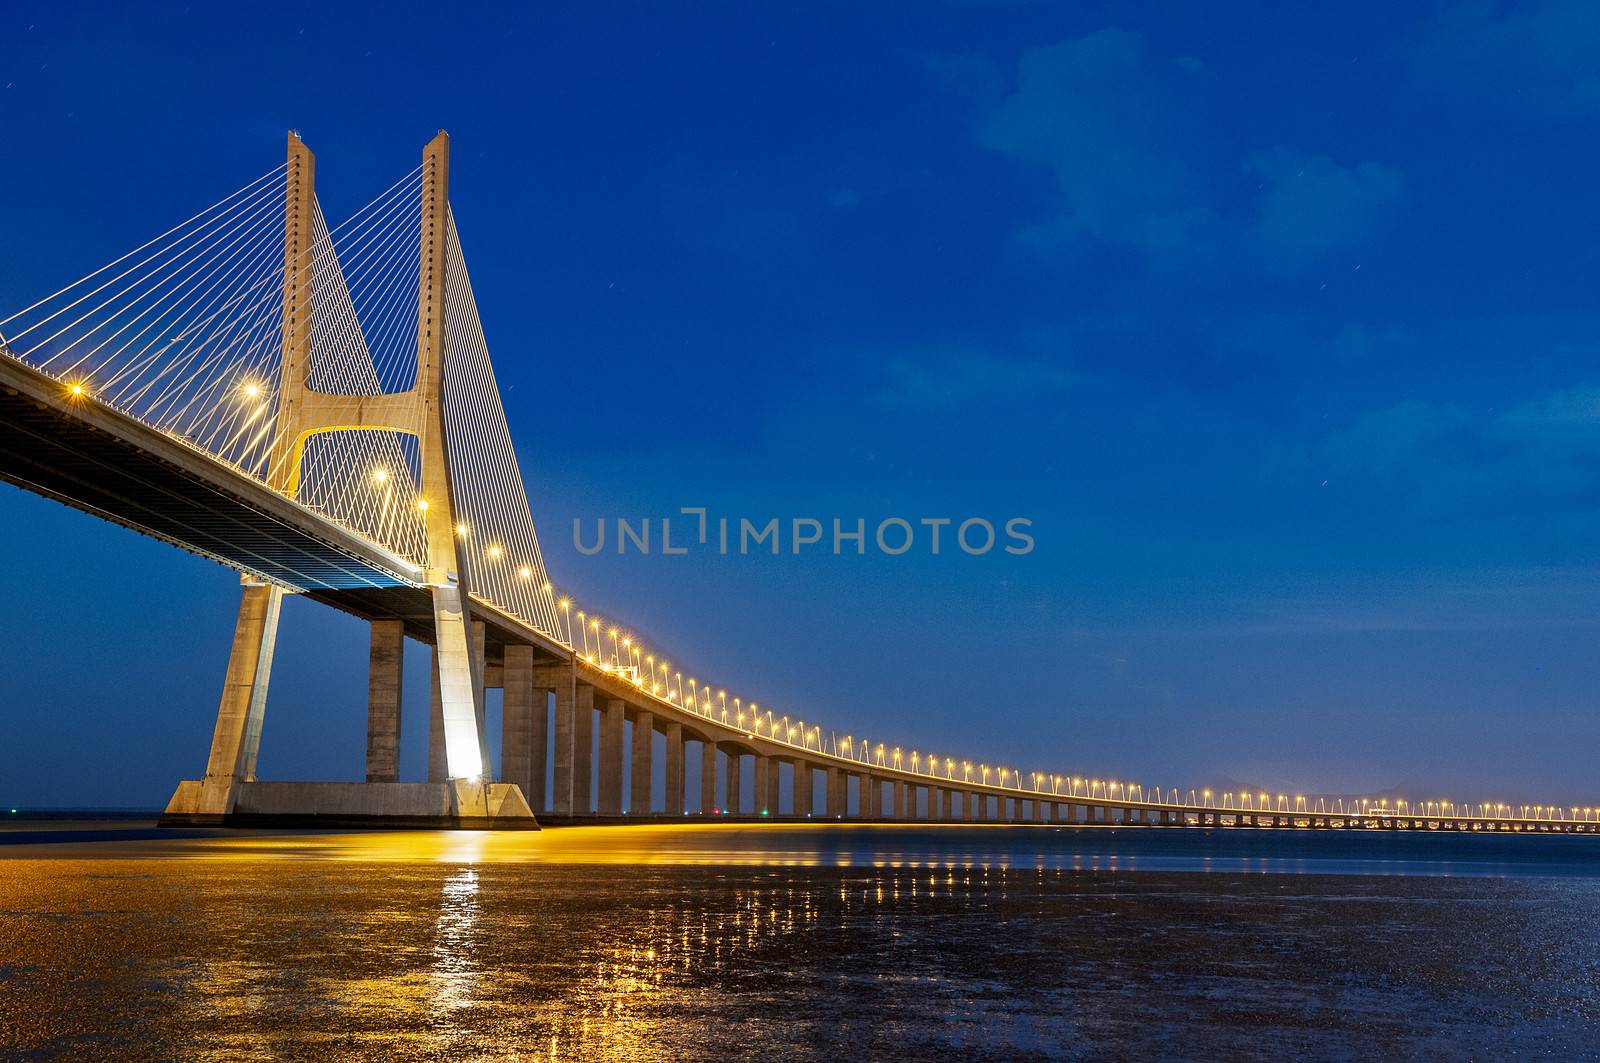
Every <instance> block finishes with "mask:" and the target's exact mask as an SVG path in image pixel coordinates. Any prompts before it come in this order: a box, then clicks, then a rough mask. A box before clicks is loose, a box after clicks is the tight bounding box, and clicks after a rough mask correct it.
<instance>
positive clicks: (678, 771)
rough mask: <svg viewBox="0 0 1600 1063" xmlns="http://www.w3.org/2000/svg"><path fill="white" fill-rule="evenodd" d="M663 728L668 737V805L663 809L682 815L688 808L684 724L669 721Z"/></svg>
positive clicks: (671, 813) (670, 814)
mask: <svg viewBox="0 0 1600 1063" xmlns="http://www.w3.org/2000/svg"><path fill="white" fill-rule="evenodd" d="M663 730H664V731H665V732H666V737H667V770H666V783H667V786H666V793H665V794H664V795H663V797H664V799H665V801H666V805H665V807H664V808H663V811H664V812H666V814H667V815H669V816H681V815H683V814H684V812H686V811H687V810H688V806H687V804H686V798H687V795H686V794H685V793H684V792H683V789H684V786H683V778H684V772H683V724H681V723H669V724H666V725H664V727H663Z"/></svg>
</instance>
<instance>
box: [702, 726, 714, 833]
mask: <svg viewBox="0 0 1600 1063" xmlns="http://www.w3.org/2000/svg"><path fill="white" fill-rule="evenodd" d="M716 812H717V744H716V743H715V742H710V741H707V740H705V739H701V741H700V814H701V815H702V816H713V815H716Z"/></svg>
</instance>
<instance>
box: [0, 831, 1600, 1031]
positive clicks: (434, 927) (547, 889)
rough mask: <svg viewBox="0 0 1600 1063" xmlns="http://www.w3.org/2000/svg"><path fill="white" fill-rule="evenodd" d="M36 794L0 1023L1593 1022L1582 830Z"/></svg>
mask: <svg viewBox="0 0 1600 1063" xmlns="http://www.w3.org/2000/svg"><path fill="white" fill-rule="evenodd" d="M39 827H40V828H41V829H36V830H34V831H13V832H11V833H9V834H7V835H5V838H6V843H5V844H0V1056H9V1055H38V1056H41V1057H47V1056H51V1055H72V1056H80V1057H84V1058H106V1057H108V1056H117V1057H121V1058H198V1059H219V1060H220V1059H230V1060H231V1059H269V1058H279V1059H281V1058H295V1059H327V1058H371V1059H378V1058H393V1057H395V1056H406V1057H420V1058H438V1059H462V1058H511V1057H516V1056H538V1057H539V1058H558V1059H585V1060H587V1059H627V1060H652V1059H663V1060H666V1059H713V1058H762V1059H767V1060H783V1059H810V1058H830V1059H868V1058H914V1059H941V1060H954V1059H1032V1058H1041V1059H1042V1058H1065V1059H1086V1060H1087V1059H1121V1058H1139V1059H1143V1060H1161V1059H1259V1060H1281V1059H1288V1058H1305V1059H1371V1058H1375V1057H1380V1056H1389V1057H1392V1058H1395V1059H1441V1060H1445V1059H1452V1060H1453V1059H1465V1058H1480V1059H1503V1058H1512V1057H1515V1058H1551V1059H1582V1058H1600V1048H1597V1046H1600V944H1597V935H1596V932H1595V928H1596V916H1597V915H1600V845H1596V844H1595V840H1594V839H1588V838H1583V837H1494V838H1487V837H1483V836H1465V837H1463V836H1450V835H1434V836H1418V835H1368V834H1357V835H1346V834H1330V833H1325V832H1295V833H1292V834H1288V835H1285V834H1282V833H1279V832H1261V833H1259V834H1257V833H1251V832H1223V833H1220V834H1219V833H1218V832H1204V831H1193V830H1171V831H1150V830H1137V829H1136V830H1115V829H1106V828H1098V829H1096V828H1078V829H1070V828H1069V829H1062V828H1049V827H1009V828H996V827H960V826H953V827H925V828H913V829H906V828H893V827H863V826H845V825H831V826H829V825H824V826H810V825H807V826H794V827H757V828H750V827H740V826H735V825H716V826H683V827H678V826H668V827H638V828H576V829H569V830H561V831H547V832H543V833H538V834H527V833H480V832H443V831H441V832H417V833H371V834H359V833H356V834H304V833H302V834H290V833H265V832H263V833H251V834H235V833H223V832H186V833H184V834H181V835H179V834H174V833H172V832H163V833H157V832H154V831H142V830H138V829H132V830H130V829H127V828H125V827H124V828H121V829H118V828H116V827H115V826H113V827H109V828H105V829H102V830H96V831H94V832H92V833H90V834H88V835H85V834H83V833H70V834H69V833H65V832H57V831H55V830H54V828H53V827H52V826H50V825H39ZM86 836H87V837H93V838H97V839H100V838H104V839H106V840H93V841H85V840H82V839H83V838H84V837H86ZM73 838H76V839H79V840H70V839H73ZM53 839H68V840H53Z"/></svg>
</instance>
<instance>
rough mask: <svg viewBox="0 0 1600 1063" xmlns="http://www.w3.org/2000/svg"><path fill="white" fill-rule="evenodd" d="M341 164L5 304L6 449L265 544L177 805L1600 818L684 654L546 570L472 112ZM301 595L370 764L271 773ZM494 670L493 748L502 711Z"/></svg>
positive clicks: (244, 564)
mask: <svg viewBox="0 0 1600 1063" xmlns="http://www.w3.org/2000/svg"><path fill="white" fill-rule="evenodd" d="M315 168H316V163H315V158H314V157H313V155H312V154H311V152H310V151H309V150H308V149H307V148H306V146H305V145H304V144H303V143H302V142H301V140H300V139H299V137H298V136H296V135H293V134H291V135H290V137H289V140H288V153H287V158H286V161H285V163H284V165H282V166H279V167H277V168H275V169H273V170H271V171H270V172H268V173H266V174H263V175H262V176H260V177H258V178H256V179H255V180H253V181H250V182H248V183H247V184H245V185H243V186H242V187H241V188H239V189H237V190H236V191H234V192H233V193H231V194H229V195H228V196H226V197H224V198H223V199H221V200H219V201H217V202H216V203H214V204H212V205H211V206H209V207H207V208H206V209H205V210H202V211H201V212H200V213H198V214H196V215H195V216H193V217H192V218H189V219H188V220H186V221H184V222H182V223H180V224H179V225H176V226H174V227H172V228H170V229H168V230H166V231H165V232H163V233H161V234H160V235H159V236H157V237H155V238H153V239H152V240H150V241H149V242H147V243H145V244H143V245H141V246H140V247H138V248H135V249H134V250H133V251H130V252H128V253H127V254H126V255H123V256H122V257H121V258H118V259H116V260H114V261H112V262H110V263H108V264H107V265H105V266H103V267H101V268H100V269H98V270H96V271H94V272H93V273H91V274H89V275H88V276H86V277H84V278H82V279H80V280H78V281H76V282H74V283H72V284H69V285H67V286H66V287H65V288H62V289H61V290H59V291H57V292H55V293H53V294H51V295H49V296H47V297H45V298H43V299H40V300H39V301H37V302H36V303H34V304H33V305H31V306H29V307H27V308H25V309H22V310H19V311H17V312H15V313H12V314H11V315H10V316H9V317H7V318H5V319H4V320H0V426H3V433H0V476H3V477H4V478H5V479H7V480H9V481H11V482H12V483H15V484H18V485H20V486H22V487H24V488H27V489H28V490H31V491H35V492H37V493H39V494H41V495H44V496H46V497H50V498H54V499H57V500H59V501H62V502H65V503H67V504H69V505H72V506H75V507H77V508H79V509H82V510H86V511H88V512H90V513H94V514H96V515H98V516H101V517H103V518H105V519H107V520H111V521H114V522H116V523H118V524H121V525H124V526H126V527H129V528H132V529H135V530H137V531H140V532H143V533H145V534H148V535H152V536H155V537H158V538H161V539H164V540H166V541H167V542H170V543H173V544H175V545H178V546H181V547H183V548H185V549H188V550H192V551H195V552H197V553H200V554H203V555H205V556H208V557H211V558H213V559H215V560H217V561H219V562H221V563H223V564H225V565H227V566H229V567H231V568H233V569H236V570H238V571H239V572H240V574H241V581H242V592H241V601H240V608H239V617H238V621H237V624H236V627H235V631H234V639H233V646H232V650H231V653H230V656H229V660H228V665H227V673H226V678H225V681H224V686H223V692H222V697H221V703H220V706H219V709H218V714H217V723H216V729H215V731H214V734H213V738H212V744H211V750H210V755H209V758H208V761H207V764H206V770H205V773H204V775H203V776H202V777H201V778H199V779H196V780H189V781H185V782H183V783H181V784H180V785H179V787H178V789H177V792H176V793H175V794H174V796H173V799H172V802H171V803H170V805H169V807H168V810H167V815H166V816H165V817H164V821H166V822H177V823H272V822H290V821H295V822H306V821H309V822H327V823H415V824H435V825H437V824H453V825H466V826H531V825H534V823H535V822H536V817H537V819H539V820H543V821H545V822H571V821H595V822H622V821H633V822H637V821H638V820H640V819H642V818H649V817H652V816H656V817H669V818H679V817H682V816H684V815H685V814H688V813H689V812H690V811H691V808H692V809H693V810H694V812H695V814H699V815H705V816H728V817H744V818H753V819H756V820H761V821H773V820H781V819H785V818H806V817H815V818H822V817H826V818H830V819H844V818H850V819H863V820H931V821H969V822H1035V823H1102V824H1111V823H1116V824H1123V825H1129V826H1132V825H1148V826H1179V825H1189V826H1217V827H1257V828H1260V827H1279V828H1282V827H1304V828H1339V829H1348V828H1361V829H1368V828H1388V829H1409V830H1468V831H1541V832H1543V831H1559V832H1595V831H1600V807H1576V806H1562V807H1557V806H1545V805H1536V806H1528V805H1519V806H1516V807H1510V806H1507V805H1505V804H1500V803H1492V802H1456V801H1448V800H1432V801H1429V800H1420V801H1413V800H1408V799H1399V798H1396V799H1393V800H1389V801H1384V802H1377V801H1372V800H1360V799H1330V798H1313V799H1308V798H1305V797H1302V796H1298V795H1289V794H1267V793H1240V794H1235V793H1231V792H1230V793H1213V792H1211V791H1209V790H1199V791H1196V790H1192V789H1191V790H1178V789H1170V788H1161V787H1149V786H1144V785H1141V784H1135V783H1129V782H1122V781H1117V780H1111V779H1102V778H1097V777H1090V776H1085V775H1072V774H1060V773H1058V772H1056V771H1053V770H1019V769H1016V768H1012V767H1008V766H999V765H990V764H988V763H984V762H982V761H981V760H979V761H974V760H973V759H971V755H970V754H968V755H966V756H956V755H953V754H946V753H943V752H937V753H936V752H928V751H925V750H922V749H913V748H910V747H908V746H893V745H889V744H886V743H883V742H872V741H867V740H865V739H859V738H857V737H855V736H853V735H843V736H841V734H840V733H839V731H838V730H836V729H831V728H830V729H826V730H825V729H824V727H823V725H822V724H821V723H820V722H818V721H815V720H807V719H805V718H804V717H803V716H802V715H800V714H798V713H792V712H784V711H782V710H780V709H775V708H773V707H771V706H763V705H761V704H759V703H758V702H755V701H747V700H745V699H743V698H742V697H739V696H733V697H730V696H729V695H728V693H727V691H726V690H725V689H722V688H720V687H716V686H713V685H709V684H706V683H703V682H701V681H700V680H698V679H696V678H695V677H694V676H693V675H690V676H689V677H688V678H687V679H686V678H685V671H684V668H683V665H682V664H681V663H678V664H675V663H673V662H672V661H670V660H668V659H666V658H665V657H664V656H661V655H659V654H658V653H656V652H654V651H653V650H652V649H650V647H649V645H648V644H647V643H646V642H645V641H644V640H642V639H641V638H640V637H638V636H636V635H635V634H633V633H631V632H629V631H627V630H625V629H624V628H623V627H621V626H620V625H618V624H617V623H616V622H615V621H607V620H604V619H602V618H600V617H597V616H591V615H589V614H588V613H586V612H585V611H583V610H581V609H580V608H578V606H576V605H575V604H574V603H573V601H572V600H571V599H570V598H568V597H567V596H566V595H565V594H564V593H562V592H561V591H558V590H557V589H556V587H555V585H554V583H553V581H552V580H551V578H550V576H549V574H548V573H547V572H546V569H545V564H544V560H543V557H542V556H541V554H540V551H539V543H538V536H537V534H536V532H535V528H534V522H533V517H532V513H531V511H530V508H529V504H528V499H527V494H526V491H525V488H524V486H523V480H522V476H521V473H520V471H519V469H518V467H517V458H516V452H515V450H514V448H513V446H512V441H511V435H510V432H509V430H508V428H507V425H506V419H505V411H504V409H503V407H502V406H501V400H500V394H499V390H498V388H497V387H496V384H495V378H494V370H493V367H492V364H491V360H490V357H489V348H488V344H487V342H486V340H485V337H484V330H483V326H482V323H481V321H480V319H479V316H478V309H477V303H476V300H475V299H474V297H473V292H472V285H471V281H470V279H469V277H468V273H467V268H466V260H465V257H464V255H463V253H462V249H461V242H460V239H459V236H458V233H457V231H456V224H455V218H454V216H453V214H452V212H451V210H450V204H449V194H448V187H449V140H448V137H447V136H446V135H445V134H444V133H442V132H441V133H440V134H439V135H438V136H437V137H435V138H434V139H433V140H432V141H431V142H430V143H429V144H428V145H427V147H426V148H425V149H424V151H423V158H422V163H421V165H420V166H419V167H418V168H417V169H415V170H413V171H412V172H410V173H409V174H406V175H405V176H403V177H401V178H400V179H399V180H397V181H396V182H394V183H393V184H392V185H390V186H389V187H388V188H386V189H384V190H383V191H382V192H381V193H380V194H379V195H378V196H376V197H375V198H374V199H372V200H371V201H370V202H369V203H367V204H366V205H365V206H364V207H362V208H361V209H360V210H358V211H356V212H355V213H354V214H353V215H351V216H350V217H349V218H346V219H344V220H343V221H341V222H339V223H338V224H337V225H334V226H332V227H330V226H329V225H328V222H327V220H326V219H325V218H324V216H323V213H322V209H321V206H320V205H319V203H318V200H317V197H316V193H315ZM285 594H303V595H305V596H307V597H310V598H312V599H315V600H317V601H319V602H323V603H325V604H328V605H331V606H333V607H335V608H338V609H342V610H344V611H346V612H348V613H351V614H353V615H355V616H358V617H361V618H362V619H364V620H366V621H368V622H369V623H370V625H371V654H370V660H369V686H368V704H367V749H366V781H365V782H362V783H274V782H267V781H262V780H260V779H258V777H257V760H258V751H259V746H260V737H261V730H262V727H263V724H264V720H265V714H266V707H267V691H268V686H269V681H270V678H271V673H272V659H273V648H274V643H275V639H276V635H277V629H278V623H279V612H280V607H281V604H282V600H283V596H284V595H285ZM407 637H410V638H413V639H416V640H418V641H421V642H424V643H427V644H431V645H432V646H433V650H434V652H433V681H432V697H431V709H430V717H429V732H428V738H429V747H428V748H429V756H428V781H427V782H425V783H424V782H402V781H400V779H399V745H400V742H399V740H400V704H401V662H402V658H403V652H404V643H405V640H406V638H407ZM494 688H499V689H501V690H502V697H503V708H502V734H501V743H500V763H499V765H498V768H496V766H495V765H494V764H492V763H491V757H490V755H489V744H488V742H487V736H486V728H485V713H484V703H485V691H486V690H487V689H494ZM596 727H598V737H599V742H598V750H597V752H596V750H595V742H594V739H595V729H596ZM692 755H693V756H697V757H698V768H699V770H698V776H699V786H698V790H699V794H698V801H691V800H690V799H691V797H693V796H694V795H692V794H690V793H688V792H686V790H687V787H686V782H687V780H688V778H689V774H690V773H689V771H688V770H687V768H688V766H689V764H690V763H691V761H690V760H689V758H690V757H691V756H692ZM747 758H751V760H752V762H753V770H752V772H751V773H750V777H751V781H752V783H753V786H752V787H751V789H752V791H753V792H749V793H746V792H743V791H744V789H745V785H744V778H745V771H744V763H745V761H746V759H747ZM658 762H659V763H660V766H661V767H662V769H663V771H662V773H661V774H662V775H664V778H665V786H664V803H663V804H662V805H661V806H660V807H655V805H654V803H653V801H652V792H653V789H654V780H655V779H656V778H657V772H656V767H657V764H658ZM819 790H820V791H821V792H820V794H819V792H818V791H819Z"/></svg>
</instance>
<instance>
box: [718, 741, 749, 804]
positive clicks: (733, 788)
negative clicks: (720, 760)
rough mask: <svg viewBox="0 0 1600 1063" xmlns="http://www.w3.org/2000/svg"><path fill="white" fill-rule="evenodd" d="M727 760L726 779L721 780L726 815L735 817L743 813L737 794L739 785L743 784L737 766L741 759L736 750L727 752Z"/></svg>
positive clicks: (741, 802) (739, 797)
mask: <svg viewBox="0 0 1600 1063" xmlns="http://www.w3.org/2000/svg"><path fill="white" fill-rule="evenodd" d="M727 758H728V759H727V764H728V767H727V778H726V779H724V780H723V786H724V788H725V790H726V791H727V794H728V814H729V815H730V816H737V815H738V814H739V813H740V812H743V811H744V804H743V801H742V800H741V798H742V795H741V794H740V793H739V785H740V783H741V782H743V779H742V774H743V773H742V772H741V771H740V770H739V765H740V763H741V761H742V760H743V758H742V757H740V756H739V752H738V750H734V749H730V750H728V751H727Z"/></svg>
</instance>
